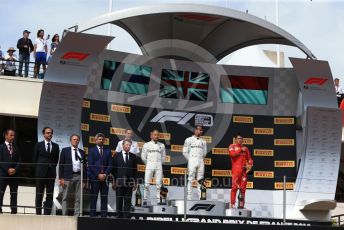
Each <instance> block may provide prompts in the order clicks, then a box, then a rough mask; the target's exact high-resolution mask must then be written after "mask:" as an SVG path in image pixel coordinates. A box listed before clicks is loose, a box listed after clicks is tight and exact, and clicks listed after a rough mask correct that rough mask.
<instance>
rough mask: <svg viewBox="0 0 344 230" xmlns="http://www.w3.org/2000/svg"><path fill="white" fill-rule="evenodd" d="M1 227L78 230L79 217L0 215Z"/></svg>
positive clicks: (36, 229) (20, 229) (12, 228)
mask: <svg viewBox="0 0 344 230" xmlns="http://www.w3.org/2000/svg"><path fill="white" fill-rule="evenodd" d="M0 228H1V229H11V230H23V229H28V230H30V229H34V230H47V229H49V230H76V229H77V218H76V217H66V216H35V215H7V214H3V215H0Z"/></svg>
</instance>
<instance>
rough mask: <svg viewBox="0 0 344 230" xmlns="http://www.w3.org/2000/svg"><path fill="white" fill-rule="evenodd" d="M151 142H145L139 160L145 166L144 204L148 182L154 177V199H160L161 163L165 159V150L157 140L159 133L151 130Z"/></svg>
mask: <svg viewBox="0 0 344 230" xmlns="http://www.w3.org/2000/svg"><path fill="white" fill-rule="evenodd" d="M151 139H152V140H151V141H150V142H147V143H145V144H144V145H143V147H142V154H141V158H142V161H143V162H144V163H145V165H146V169H145V186H144V194H143V200H144V202H145V203H146V202H147V198H148V197H149V196H148V195H149V186H150V181H151V180H152V178H153V175H155V184H156V190H157V191H156V198H157V199H160V190H161V186H162V177H163V171H162V163H163V162H164V161H165V158H166V150H165V145H164V144H163V143H161V142H158V140H159V131H158V130H153V131H152V132H151Z"/></svg>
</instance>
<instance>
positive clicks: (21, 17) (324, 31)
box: [0, 0, 344, 81]
mask: <svg viewBox="0 0 344 230" xmlns="http://www.w3.org/2000/svg"><path fill="white" fill-rule="evenodd" d="M189 2H190V3H200V4H210V5H216V6H221V7H229V8H231V9H235V10H239V11H246V10H248V12H249V13H250V14H252V15H254V16H257V17H260V18H263V19H266V20H268V21H270V22H273V23H274V22H275V0H240V1H239V0H236V1H234V0H198V1H196V0H113V11H115V10H120V9H125V8H129V7H136V6H142V5H149V4H157V3H189ZM278 6H279V26H280V27H282V28H283V29H285V30H286V31H288V32H289V33H291V34H292V35H294V36H295V37H296V38H298V39H299V40H300V41H301V42H303V43H304V44H305V45H306V46H307V47H308V48H309V49H310V50H311V51H312V52H313V53H314V54H315V56H317V58H318V59H320V60H327V61H329V63H330V66H331V69H332V74H333V76H334V77H339V78H340V79H342V81H344V1H341V0H337V1H335V0H313V1H310V0H289V1H283V0H279V1H278ZM108 9H109V0H58V1H56V0H0V11H1V20H0V28H1V32H0V45H1V50H2V51H6V50H7V49H8V47H10V46H15V45H16V42H17V40H18V39H19V38H20V37H21V36H22V31H23V30H25V29H28V30H30V31H31V32H32V33H31V36H30V37H31V39H33V38H35V37H36V32H37V30H38V29H40V28H42V29H45V31H46V34H50V35H53V34H55V33H59V34H61V33H62V31H63V30H64V29H65V28H68V27H70V26H73V25H75V24H77V23H79V22H82V21H87V20H89V19H91V18H93V17H97V16H99V15H101V14H104V13H107V12H108ZM106 31H107V27H103V28H99V29H96V30H94V31H93V32H94V33H103V34H105V33H106ZM112 34H113V35H115V36H116V39H115V40H114V41H113V43H112V46H111V48H112V49H115V50H120V51H128V52H137V46H136V44H135V42H134V41H133V40H132V39H131V38H130V36H129V35H128V34H126V33H125V32H124V31H123V30H121V29H119V28H116V27H113V29H112ZM272 48H273V47H272ZM281 51H284V52H286V53H287V55H289V56H296V57H297V56H299V57H303V56H302V55H301V53H300V52H298V51H295V49H289V48H285V47H282V48H281Z"/></svg>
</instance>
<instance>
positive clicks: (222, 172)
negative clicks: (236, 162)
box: [211, 169, 232, 177]
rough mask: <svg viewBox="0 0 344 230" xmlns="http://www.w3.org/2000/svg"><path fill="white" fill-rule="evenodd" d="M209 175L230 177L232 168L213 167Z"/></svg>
mask: <svg viewBox="0 0 344 230" xmlns="http://www.w3.org/2000/svg"><path fill="white" fill-rule="evenodd" d="M211 175H212V176H216V177H231V176H232V170H221V169H213V170H211Z"/></svg>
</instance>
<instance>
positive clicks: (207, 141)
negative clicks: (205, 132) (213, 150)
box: [201, 136, 212, 144]
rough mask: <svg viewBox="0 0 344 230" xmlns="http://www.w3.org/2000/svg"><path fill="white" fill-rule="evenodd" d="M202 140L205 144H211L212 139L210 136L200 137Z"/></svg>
mask: <svg viewBox="0 0 344 230" xmlns="http://www.w3.org/2000/svg"><path fill="white" fill-rule="evenodd" d="M201 138H202V139H203V140H205V142H206V143H208V144H211V142H212V138H211V136H201Z"/></svg>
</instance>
